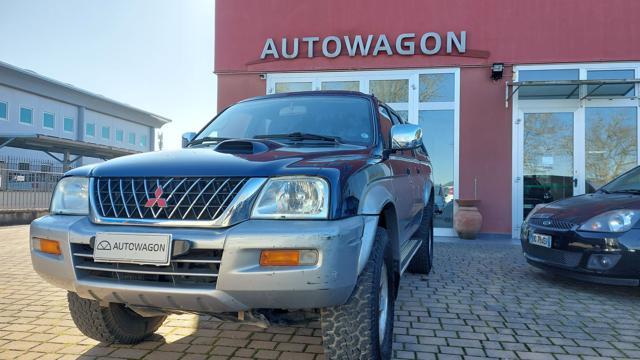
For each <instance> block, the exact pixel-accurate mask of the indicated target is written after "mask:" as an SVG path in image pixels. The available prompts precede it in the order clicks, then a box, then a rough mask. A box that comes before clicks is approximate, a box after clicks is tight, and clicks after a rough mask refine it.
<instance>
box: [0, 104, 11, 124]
mask: <svg viewBox="0 0 640 360" xmlns="http://www.w3.org/2000/svg"><path fill="white" fill-rule="evenodd" d="M0 103H2V104H4V106H5V109H6V114H5V117H0V121H9V102H8V101H0Z"/></svg>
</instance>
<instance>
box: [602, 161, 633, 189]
mask: <svg viewBox="0 0 640 360" xmlns="http://www.w3.org/2000/svg"><path fill="white" fill-rule="evenodd" d="M600 190H604V191H605V192H612V193H613V192H640V166H639V167H636V168H635V169H633V170H631V171H629V172H628V173H626V174H623V175H622V176H620V177H619V178H617V179H615V180H613V181H612V182H610V183H608V184H607V185H605V186H603V187H602V188H601V189H600Z"/></svg>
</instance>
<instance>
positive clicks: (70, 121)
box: [63, 117, 74, 132]
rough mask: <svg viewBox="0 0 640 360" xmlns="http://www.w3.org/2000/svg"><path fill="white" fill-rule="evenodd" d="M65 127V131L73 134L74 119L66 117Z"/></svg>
mask: <svg viewBox="0 0 640 360" xmlns="http://www.w3.org/2000/svg"><path fill="white" fill-rule="evenodd" d="M63 126H64V131H66V132H73V128H74V124H73V118H70V117H65V118H64V125H63Z"/></svg>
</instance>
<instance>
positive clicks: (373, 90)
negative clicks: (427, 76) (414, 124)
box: [369, 79, 409, 104]
mask: <svg viewBox="0 0 640 360" xmlns="http://www.w3.org/2000/svg"><path fill="white" fill-rule="evenodd" d="M369 93H370V94H373V95H375V96H376V97H377V98H378V99H379V100H380V101H382V102H385V103H387V104H388V103H403V102H408V101H409V80H404V79H403V80H371V81H369Z"/></svg>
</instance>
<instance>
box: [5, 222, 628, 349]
mask: <svg viewBox="0 0 640 360" xmlns="http://www.w3.org/2000/svg"><path fill="white" fill-rule="evenodd" d="M27 240H28V227H26V226H20V227H5V228H0V244H1V245H2V251H0V263H1V264H2V269H3V270H2V274H4V277H3V279H2V281H1V282H0V358H1V359H36V358H42V359H58V358H64V359H76V358H87V359H88V358H106V357H110V358H134V359H141V358H149V359H227V358H237V359H239V358H259V359H320V358H323V355H322V344H321V338H320V337H319V333H320V329H319V327H318V325H317V324H313V325H312V326H310V327H274V328H270V329H266V330H263V329H260V328H257V327H253V326H249V325H239V324H230V323H226V324H225V323H219V322H215V321H212V320H211V319H209V318H207V317H206V316H195V315H180V316H171V317H170V318H169V320H168V321H167V322H166V323H165V325H164V326H163V327H162V328H161V329H160V331H159V333H158V335H156V336H155V337H154V338H152V339H151V340H150V341H147V342H145V343H142V344H140V345H136V346H107V345H103V344H99V343H97V342H95V341H93V340H90V339H88V338H86V337H84V336H82V334H80V333H79V332H78V331H77V330H76V328H75V326H74V324H73V322H72V320H71V318H70V316H69V314H68V312H67V308H66V293H65V292H64V291H63V290H59V289H57V288H54V287H52V286H49V285H48V284H46V283H44V282H43V281H42V280H40V278H39V277H38V276H37V275H36V274H35V273H34V272H33V270H32V269H31V261H30V259H29V253H28V241H27ZM435 251H436V255H435V256H436V260H435V267H434V270H433V272H432V274H431V275H429V276H428V277H423V276H417V275H411V274H409V275H405V276H404V277H403V279H402V283H401V290H400V295H399V298H398V302H397V303H396V324H395V342H394V355H395V357H396V358H399V359H435V358H438V359H448V358H452V359H455V358H462V357H464V358H481V357H490V358H522V359H597V358H640V290H639V289H636V288H619V287H609V286H603V285H592V284H585V283H580V282H577V281H573V280H567V279H562V278H558V277H554V276H551V275H548V274H545V273H543V272H540V271H538V270H535V269H533V268H531V267H529V266H528V265H527V264H526V263H525V261H524V260H523V258H522V255H521V253H520V251H519V246H518V245H517V244H516V243H514V242H511V241H507V240H495V241H491V240H476V241H466V242H464V241H460V240H457V241H449V240H442V241H439V242H438V243H437V244H436V247H435Z"/></svg>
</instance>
